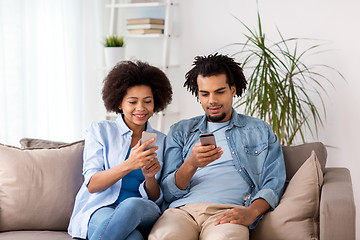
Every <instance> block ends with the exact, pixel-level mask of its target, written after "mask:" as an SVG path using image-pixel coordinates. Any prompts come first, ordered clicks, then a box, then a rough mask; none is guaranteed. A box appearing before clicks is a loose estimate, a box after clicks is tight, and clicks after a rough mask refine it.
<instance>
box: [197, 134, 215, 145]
mask: <svg viewBox="0 0 360 240" xmlns="http://www.w3.org/2000/svg"><path fill="white" fill-rule="evenodd" d="M200 142H201V145H203V146H207V145H215V147H216V141H215V137H214V134H212V133H206V134H200Z"/></svg>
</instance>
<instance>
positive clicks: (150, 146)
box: [141, 131, 157, 150]
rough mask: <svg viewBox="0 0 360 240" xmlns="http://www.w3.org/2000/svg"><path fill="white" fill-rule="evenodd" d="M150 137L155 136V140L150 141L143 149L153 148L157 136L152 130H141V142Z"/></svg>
mask: <svg viewBox="0 0 360 240" xmlns="http://www.w3.org/2000/svg"><path fill="white" fill-rule="evenodd" d="M152 138H155V141H154V142H152V143H151V144H150V145H148V146H147V147H146V148H145V150H148V149H150V148H153V147H155V146H156V138H157V134H156V133H154V132H146V131H143V132H142V136H141V143H144V142H146V141H148V140H150V139H152Z"/></svg>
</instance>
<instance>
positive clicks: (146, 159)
mask: <svg viewBox="0 0 360 240" xmlns="http://www.w3.org/2000/svg"><path fill="white" fill-rule="evenodd" d="M154 141H155V139H150V140H149V141H146V142H144V143H142V144H141V141H138V142H137V144H136V145H135V146H134V147H133V148H132V149H131V151H130V156H129V158H128V159H127V160H126V161H125V162H126V163H127V165H128V166H129V167H130V168H131V169H132V170H135V169H140V168H144V167H145V166H147V165H149V164H150V162H151V161H152V160H153V159H155V158H156V155H157V154H156V153H155V151H156V150H157V149H158V148H159V147H158V146H156V147H153V148H150V149H148V150H145V148H146V147H147V146H148V145H149V144H150V143H152V142H154ZM144 175H145V173H144Z"/></svg>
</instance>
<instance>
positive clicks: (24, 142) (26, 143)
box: [20, 138, 69, 148]
mask: <svg viewBox="0 0 360 240" xmlns="http://www.w3.org/2000/svg"><path fill="white" fill-rule="evenodd" d="M67 144H69V143H65V142H58V141H50V140H45V139H37V138H22V139H20V145H21V148H52V147H61V146H63V145H67Z"/></svg>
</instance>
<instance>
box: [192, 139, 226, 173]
mask: <svg viewBox="0 0 360 240" xmlns="http://www.w3.org/2000/svg"><path fill="white" fill-rule="evenodd" d="M222 154H223V152H222V151H221V147H215V146H214V145H208V146H203V145H201V143H195V145H194V147H193V149H192V151H191V154H190V156H189V158H188V159H187V160H186V161H188V163H189V164H190V165H192V166H193V167H194V168H196V169H197V168H200V167H205V166H207V165H208V164H209V163H211V162H213V161H215V160H217V159H219V158H220V157H221V155H222Z"/></svg>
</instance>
